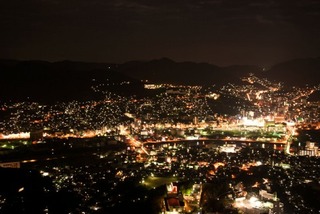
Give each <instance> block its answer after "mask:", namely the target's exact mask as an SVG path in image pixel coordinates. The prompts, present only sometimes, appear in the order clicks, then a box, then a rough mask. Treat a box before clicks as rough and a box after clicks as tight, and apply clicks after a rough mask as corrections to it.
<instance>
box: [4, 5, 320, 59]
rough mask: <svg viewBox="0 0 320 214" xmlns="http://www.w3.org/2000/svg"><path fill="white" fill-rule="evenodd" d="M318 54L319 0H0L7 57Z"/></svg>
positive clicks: (279, 56) (287, 56)
mask: <svg viewBox="0 0 320 214" xmlns="http://www.w3.org/2000/svg"><path fill="white" fill-rule="evenodd" d="M318 56H320V0H2V1H1V2H0V58H6V59H9V58H10V59H12V58H13V59H41V60H48V61H58V60H65V59H67V60H79V61H91V62H115V63H122V62H125V61H129V60H149V59H155V58H161V57H169V58H171V59H173V60H176V61H195V62H209V63H212V64H216V65H231V64H256V65H270V64H274V63H276V62H280V61H283V60H288V59H293V58H300V57H318Z"/></svg>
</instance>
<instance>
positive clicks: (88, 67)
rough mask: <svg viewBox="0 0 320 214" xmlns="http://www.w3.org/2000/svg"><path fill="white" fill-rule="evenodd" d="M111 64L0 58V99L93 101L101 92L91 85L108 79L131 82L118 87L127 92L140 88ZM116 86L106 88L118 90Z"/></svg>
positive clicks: (107, 81) (140, 85)
mask: <svg viewBox="0 0 320 214" xmlns="http://www.w3.org/2000/svg"><path fill="white" fill-rule="evenodd" d="M114 67H115V65H114V64H103V63H85V62H71V61H62V62H53V63H51V62H46V61H15V60H0V72H1V74H0V75H1V78H0V101H8V100H12V101H19V100H27V98H28V100H30V101H40V102H46V103H48V102H57V101H70V100H79V101H81V100H93V99H98V98H99V96H101V94H99V93H94V91H93V90H92V88H91V86H93V85H99V84H104V85H107V84H108V83H110V82H111V83H121V82H124V81H126V82H130V83H131V84H130V85H127V87H121V88H122V89H126V91H132V89H135V90H137V89H139V88H142V84H141V83H140V81H138V80H135V79H133V78H131V77H128V76H125V75H124V74H121V73H119V72H116V71H114ZM109 85H111V84H109ZM115 85H116V86H117V85H119V84H115ZM116 86H113V88H111V86H110V88H109V89H110V90H111V89H113V90H118V89H117V88H116ZM130 87H131V88H130Z"/></svg>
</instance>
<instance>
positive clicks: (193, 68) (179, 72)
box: [118, 58, 261, 85]
mask: <svg viewBox="0 0 320 214" xmlns="http://www.w3.org/2000/svg"><path fill="white" fill-rule="evenodd" d="M260 70H261V69H260V68H258V67H257V66H242V65H239V66H229V67H219V66H216V65H212V64H208V63H195V62H175V61H173V60H171V59H168V58H162V59H156V60H151V61H132V62H127V63H124V64H121V65H119V67H118V71H119V72H120V73H123V74H126V75H128V76H131V77H133V78H136V79H141V80H149V81H151V82H154V83H175V84H184V85H213V84H215V85H223V84H226V83H228V82H238V81H240V78H241V77H242V76H244V75H248V74H249V73H256V72H260Z"/></svg>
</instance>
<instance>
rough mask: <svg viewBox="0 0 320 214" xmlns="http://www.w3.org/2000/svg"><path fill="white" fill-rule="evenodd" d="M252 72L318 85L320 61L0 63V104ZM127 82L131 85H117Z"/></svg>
mask: <svg viewBox="0 0 320 214" xmlns="http://www.w3.org/2000/svg"><path fill="white" fill-rule="evenodd" d="M249 73H254V74H256V75H257V76H260V77H266V78H268V79H269V80H273V81H280V82H284V83H285V84H286V85H289V86H292V85H296V86H304V85H306V84H309V85H318V84H320V58H307V59H295V60H291V61H287V62H283V63H279V64H276V65H274V66H272V67H271V68H270V69H269V70H265V71H262V69H261V68H260V67H258V66H251V65H234V66H228V67H219V66H216V65H212V64H209V63H195V62H175V61H173V60H171V59H168V58H161V59H155V60H151V61H130V62H126V63H123V64H112V63H89V62H74V61H61V62H46V61H19V60H11V59H7V60H0V75H1V78H0V101H8V100H12V101H18V100H26V99H27V98H28V99H29V100H34V101H38V102H39V101H40V102H56V101H69V100H92V99H99V98H101V94H99V93H94V92H93V90H92V88H91V86H93V85H99V86H101V87H100V89H103V90H108V91H113V92H115V93H118V94H124V95H125V94H131V95H132V94H139V93H140V94H143V93H145V91H144V89H143V85H142V83H141V80H149V82H153V83H173V84H183V85H202V86H211V85H216V86H221V85H225V84H227V83H241V77H243V76H247V75H248V74H249ZM123 82H127V83H128V82H130V84H124V85H122V84H121V87H120V83H123Z"/></svg>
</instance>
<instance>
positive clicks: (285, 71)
mask: <svg viewBox="0 0 320 214" xmlns="http://www.w3.org/2000/svg"><path fill="white" fill-rule="evenodd" d="M262 75H263V76H264V77H267V78H268V79H272V80H277V81H280V82H284V83H285V84H286V85H290V86H293V85H295V86H305V85H306V84H309V85H318V84H320V57H318V58H305V59H294V60H290V61H286V62H282V63H279V64H276V65H274V66H273V67H271V68H270V69H269V70H267V71H265V72H263V73H262Z"/></svg>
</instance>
